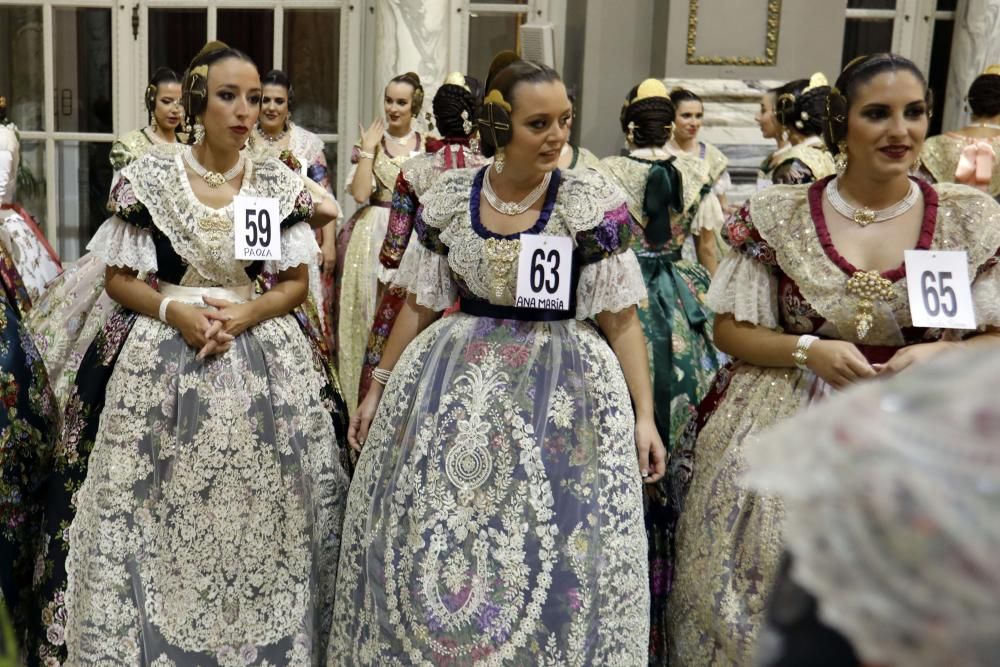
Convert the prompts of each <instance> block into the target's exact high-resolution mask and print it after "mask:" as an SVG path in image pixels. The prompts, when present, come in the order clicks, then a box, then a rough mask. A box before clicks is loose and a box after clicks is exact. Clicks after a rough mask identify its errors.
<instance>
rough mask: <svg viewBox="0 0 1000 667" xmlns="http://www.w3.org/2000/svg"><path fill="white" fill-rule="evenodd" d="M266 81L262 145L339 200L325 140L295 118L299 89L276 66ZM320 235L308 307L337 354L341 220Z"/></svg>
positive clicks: (264, 150)
mask: <svg viewBox="0 0 1000 667" xmlns="http://www.w3.org/2000/svg"><path fill="white" fill-rule="evenodd" d="M261 85H263V87H264V93H263V97H261V112H260V118H259V119H258V121H257V142H256V147H257V149H258V150H260V151H261V152H262V153H264V154H266V155H270V156H273V157H283V158H284V162H285V164H286V165H287V166H289V168H291V169H292V170H293V171H295V172H298V173H299V174H300V175H301V176H302V177H303V178H307V179H309V180H310V181H311V182H313V183H315V184H316V185H318V186H319V188H318V189H317V188H314V189H312V190H311V194H312V195H313V198H315V199H318V198H321V197H329V198H330V199H333V200H334V201H336V198H335V197H334V194H333V188H332V187H331V186H330V169H329V167H328V166H327V164H326V155H325V154H324V152H323V140H322V139H320V138H319V137H318V136H316V135H315V134H313V133H312V132H310V131H309V130H307V129H305V128H304V127H302V126H301V125H299V124H297V123H293V122H292V112H291V108H292V103H293V102H294V101H295V94H294V90H293V88H292V83H291V81H290V80H289V78H288V75H287V74H285V73H284V72H282V71H281V70H277V69H274V70H271V71H270V72H268V73H267V74H265V75H264V78H263V79H261ZM289 153H290V154H291V155H290V156H289V155H288V154H289ZM316 241H317V242H318V243H319V245H320V250H321V251H322V256H321V257H320V258H318V260H317V261H316V262H314V263H312V264H310V265H309V301H308V304H309V308H308V311H309V313H310V318H311V319H313V320H314V321H315V324H316V326H317V328H318V329H319V331H320V332H321V334H320V335H322V337H323V339H324V341H325V342H326V345H327V347H328V348H329V349H330V350H331V354H332V350H333V349H334V340H335V339H334V332H333V330H332V329H331V327H330V318H331V310H332V308H333V298H334V297H333V270H334V267H336V265H337V223H336V221H335V220H333V221H330V222H329V223H327V225H326V226H325V227H323V229H321V230H318V231H317V232H316Z"/></svg>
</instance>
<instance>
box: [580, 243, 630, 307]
mask: <svg viewBox="0 0 1000 667" xmlns="http://www.w3.org/2000/svg"><path fill="white" fill-rule="evenodd" d="M645 300H646V283H645V282H644V281H643V279H642V269H640V268H639V260H637V259H636V257H635V253H634V252H632V251H631V250H625V251H624V252H619V253H615V254H614V255H611V256H610V257H607V258H605V259H602V260H600V261H598V262H594V263H593V264H588V265H586V266H585V267H583V269H582V270H581V271H580V284H579V285H577V288H576V319H578V320H585V319H588V318H590V317H594V316H595V315H597V314H598V313H617V312H618V311H620V310H624V309H625V308H628V307H629V306H636V305H639V304H641V303H642V302H644V301H645Z"/></svg>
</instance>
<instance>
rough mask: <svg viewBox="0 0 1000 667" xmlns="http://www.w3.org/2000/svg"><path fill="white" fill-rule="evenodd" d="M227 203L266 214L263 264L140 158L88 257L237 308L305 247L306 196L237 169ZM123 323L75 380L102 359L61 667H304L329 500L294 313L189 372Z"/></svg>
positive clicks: (306, 353) (153, 157) (187, 191)
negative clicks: (270, 208)
mask: <svg viewBox="0 0 1000 667" xmlns="http://www.w3.org/2000/svg"><path fill="white" fill-rule="evenodd" d="M241 192H242V194H244V195H248V196H257V197H274V198H277V199H278V203H279V209H280V213H281V218H282V224H281V227H282V231H281V246H282V247H281V250H282V258H281V259H280V260H276V261H275V262H274V263H273V264H271V265H270V266H266V267H262V266H260V262H256V263H252V262H246V261H237V260H234V259H232V257H233V250H232V248H233V230H232V210H231V209H232V206H231V205H230V207H227V208H225V209H217V210H214V209H209V208H207V207H206V206H205V205H203V204H201V203H200V202H199V201H198V200H197V199H196V198H195V196H194V194H193V192H192V190H191V187H190V183H189V182H188V178H187V176H186V174H185V171H184V166H183V163H182V158H181V156H180V155H168V154H166V153H163V152H157V151H153V152H151V153H149V154H147V155H146V156H144V157H143V158H141V159H139V160H137V161H136V162H134V163H133V164H131V165H129V166H128V167H126V168H125V169H124V170H123V172H122V179H121V181H120V182H119V184H118V185H117V186H116V188H115V191H114V193H113V195H112V199H113V201H114V204H115V207H116V214H115V215H114V216H113V217H111V218H109V219H108V220H107V221H106V222H105V223H104V225H103V226H102V227H101V229H100V230H99V231H98V233H97V235H96V236H95V238H94V240H93V241H92V243H91V245H90V249H91V250H92V251H93V252H94V254H95V255H96V256H98V257H99V258H100V259H101V260H102V261H104V262H105V263H107V264H109V265H118V266H126V267H130V268H132V269H134V270H136V271H139V272H148V273H149V274H156V276H157V278H158V280H159V289H160V290H161V291H167V286H165V283H167V282H170V283H177V284H179V285H180V286H181V287H183V288H188V289H190V290H194V291H195V293H196V294H197V293H198V290H200V289H203V288H207V287H214V286H221V287H223V288H225V289H226V290H227V291H228V292H232V293H235V294H240V293H242V294H244V295H250V294H251V293H252V292H253V289H252V287H251V285H252V279H253V278H254V277H255V275H254V274H255V273H259V272H260V271H261V270H266V271H270V272H278V271H282V270H284V269H286V268H290V267H293V266H297V265H301V264H306V263H308V262H310V261H312V260H313V258H314V257H315V253H316V250H317V246H316V242H315V239H314V237H313V233H312V230H311V229H310V228H309V226H308V225H307V224H306V222H304V221H305V220H307V219H308V218H309V217H310V215H311V211H312V202H311V199H310V197H309V195H308V193H307V192H306V191H305V190H304V189H303V183H302V181H301V180H300V179H299V178H298V177H297V176H296V175H295V174H293V173H292V172H291V171H289V170H288V169H287V168H285V167H284V166H283V165H281V164H280V163H279V162H278V161H276V160H273V159H272V160H266V161H263V162H259V163H254V162H249V163H248V167H247V171H246V172H245V175H244V179H243V185H242V189H241ZM172 287H173V289H174V291H175V292H177V291H179V290H178V289H177V287H176V285H174V286H172ZM181 291H182V290H181ZM229 298H230V299H232V298H233V297H232V296H230V297H229ZM133 320H134V323H133V324H132V325H131V329H126V332H125V334H124V343H123V344H122V345H121V346H120V350H119V351H117V356H116V357H115V356H114V354H113V352H114V346H113V345H109V340H110V339H112V338H114V337H115V336H116V333H115V331H114V330H113V328H114V326H115V323H116V322H117V321H118V318H115V317H113V318H112V319H111V320H110V321H109V325H108V327H106V328H105V331H103V332H102V334H100V335H99V336H98V337H97V339H96V340H95V342H94V346H97V347H96V348H93V349H94V350H95V351H96V352H97V354H96V355H94V354H92V353H88V357H87V358H85V359H84V363H83V366H82V367H81V370H80V376H79V377H81V378H82V377H84V376H85V374H86V373H87V371H88V364H98V363H100V362H101V361H102V360H104V361H106V359H107V358H108V357H109V356H110V358H111V359H116V360H115V361H114V362H113V370H112V371H111V375H110V379H109V381H108V382H107V387H106V392H105V400H104V404H103V410H96V414H93V415H90V418H91V419H98V418H99V420H100V425H99V428H98V430H97V435H96V440H95V441H94V442H93V450H92V452H91V453H90V459H89V469H88V471H87V477H86V480H85V481H84V482H83V485H82V487H81V488H80V490H79V491H78V492H77V494H76V507H77V513H76V516H75V518H74V519H73V522H72V524H71V526H70V528H69V540H68V541H69V545H70V546H69V555H68V558H67V561H66V571H67V577H68V586H67V591H66V595H65V618H66V628H65V637H66V645H67V649H68V660H67V664H70V665H96V664H100V665H125V664H128V665H135V664H143V665H155V666H157V667H160V666H167V665H178V666H180V665H185V666H186V665H200V666H206V665H215V664H218V665H313V664H316V662H317V660H318V657H317V656H318V655H321V654H322V653H323V651H324V648H325V636H326V632H327V630H328V629H329V627H330V625H329V622H330V612H331V606H332V599H333V588H334V582H335V573H336V562H337V555H338V548H339V542H340V522H341V518H342V513H343V508H344V500H345V495H346V491H347V476H346V474H345V472H344V470H343V469H342V467H341V465H340V463H339V462H338V452H337V439H336V433H335V432H334V426H333V420H332V419H331V414H330V412H329V411H328V406H327V405H325V404H324V401H323V400H321V396H322V395H323V392H324V383H325V382H326V378H325V376H324V374H323V372H322V369H321V364H320V360H319V358H318V356H317V354H315V351H314V349H313V348H311V347H310V344H309V341H308V339H307V337H306V335H305V334H304V333H303V330H302V328H301V327H300V324H299V323H298V322H297V321H296V319H295V317H294V316H292V315H285V316H281V317H276V318H272V319H268V320H265V321H263V322H261V323H260V324H257V325H256V326H254V327H252V328H251V329H249V330H247V331H246V332H244V333H243V334H241V335H239V336H238V337H237V338H236V340H235V341H234V342H233V344H232V348H231V349H230V350H229V351H228V352H226V353H225V354H223V355H219V356H215V357H210V358H209V359H207V360H206V361H198V360H197V359H196V358H195V355H196V352H197V350H195V349H193V348H191V347H189V346H188V345H187V343H186V342H185V341H184V339H183V338H182V337H181V335H180V333H179V332H178V331H177V330H176V329H174V328H172V327H169V326H167V325H165V324H163V323H161V322H160V321H159V320H157V319H154V318H151V317H146V316H143V315H138V316H135V315H134V314H133ZM103 346H107V352H108V354H105V348H104V347H103ZM77 405H78V401H76V400H74V398H73V397H71V399H70V407H69V410H68V416H70V417H72V416H73V412H74V410H75V409H76V407H75V406H77ZM84 412H87V410H84Z"/></svg>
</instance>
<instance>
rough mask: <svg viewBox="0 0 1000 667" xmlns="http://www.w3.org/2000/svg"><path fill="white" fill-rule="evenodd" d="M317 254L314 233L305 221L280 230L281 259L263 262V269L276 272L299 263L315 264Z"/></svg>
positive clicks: (317, 247)
mask: <svg viewBox="0 0 1000 667" xmlns="http://www.w3.org/2000/svg"><path fill="white" fill-rule="evenodd" d="M318 254H319V244H318V243H316V235H315V234H313V230H312V228H311V227H309V225H308V224H307V223H305V222H296V223H295V224H294V225H292V226H291V227H288V228H287V229H283V230H281V259H277V260H273V261H268V262H264V271H265V272H267V273H278V272H279V271H284V270H286V269H290V268H292V267H293V266H298V265H300V264H315V263H316V257H317V255H318Z"/></svg>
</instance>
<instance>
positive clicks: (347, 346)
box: [337, 205, 389, 412]
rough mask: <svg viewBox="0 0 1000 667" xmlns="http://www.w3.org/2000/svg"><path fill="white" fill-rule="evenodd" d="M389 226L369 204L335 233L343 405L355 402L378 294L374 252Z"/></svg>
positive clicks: (385, 212) (384, 213)
mask: <svg viewBox="0 0 1000 667" xmlns="http://www.w3.org/2000/svg"><path fill="white" fill-rule="evenodd" d="M388 226H389V209H388V208H386V207H384V206H375V205H369V206H365V207H363V208H360V209H358V211H357V212H356V213H355V214H354V216H353V217H352V218H351V220H349V221H348V223H347V224H346V225H345V227H344V229H343V230H341V233H340V235H339V236H338V239H337V243H338V245H339V244H345V247H346V250H345V252H344V259H343V262H342V266H340V267H338V273H339V275H340V276H341V277H340V290H339V299H340V300H339V303H338V308H339V314H338V317H337V372H338V373H339V374H340V383H341V386H342V387H343V389H344V399H345V400H346V401H347V408H348V409H349V410H351V411H352V412H353V411H354V408H356V407H357V405H358V386H359V382H360V379H361V367H362V366H363V365H364V361H365V348H366V347H367V346H368V333H369V331H370V330H371V326H372V322H373V321H374V320H375V309H376V307H377V306H378V304H377V302H376V298H377V294H378V277H377V276H378V266H379V260H378V254H379V250H380V249H381V248H382V240H383V239H384V238H385V232H386V230H387V229H388Z"/></svg>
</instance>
